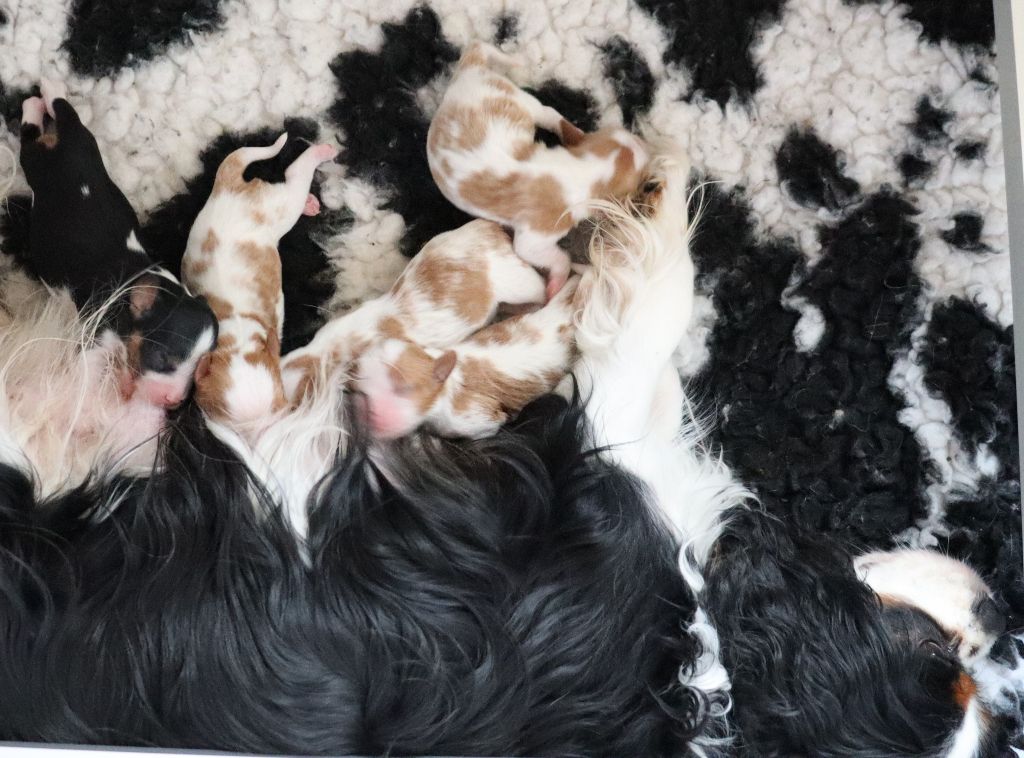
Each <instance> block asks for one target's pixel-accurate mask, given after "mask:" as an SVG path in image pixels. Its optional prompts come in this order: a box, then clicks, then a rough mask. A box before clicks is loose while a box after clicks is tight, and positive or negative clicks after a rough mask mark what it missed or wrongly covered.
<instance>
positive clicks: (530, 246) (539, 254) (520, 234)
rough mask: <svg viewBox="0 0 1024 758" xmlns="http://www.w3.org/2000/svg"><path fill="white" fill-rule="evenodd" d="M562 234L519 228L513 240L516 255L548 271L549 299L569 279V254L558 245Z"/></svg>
mask: <svg viewBox="0 0 1024 758" xmlns="http://www.w3.org/2000/svg"><path fill="white" fill-rule="evenodd" d="M559 239H560V235H547V234H538V233H537V232H534V231H532V230H530V229H523V230H519V229H517V230H516V232H515V237H514V238H513V240H512V247H513V248H514V249H515V251H516V255H518V256H519V257H520V258H522V259H523V260H524V261H526V262H527V263H529V264H530V265H531V266H535V267H537V268H542V269H546V270H547V272H548V284H547V299H548V300H550V299H551V298H553V297H554V296H555V295H556V294H558V291H559V290H560V289H562V287H563V286H564V285H565V283H566V281H568V279H569V270H570V263H571V261H570V260H569V254H568V253H567V252H565V251H564V250H563V249H562V248H560V247H559V246H558V240H559Z"/></svg>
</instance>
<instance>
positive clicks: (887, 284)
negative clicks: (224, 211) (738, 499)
mask: <svg viewBox="0 0 1024 758" xmlns="http://www.w3.org/2000/svg"><path fill="white" fill-rule="evenodd" d="M993 37H994V25H993V16H992V8H991V5H990V1H989V0H906V1H905V2H894V1H893V0H881V1H879V0H719V1H718V2H706V1H705V0H674V1H671V2H669V1H668V0H574V1H573V2H568V1H567V0H479V1H478V2H473V3H464V2H458V1H456V0H428V1H427V2H417V1H416V0H379V1H377V2H363V0H349V2H345V3H337V2H331V1H330V0H247V1H243V0H145V1H142V0H102V1H100V0H0V117H2V118H3V120H4V123H5V125H6V129H5V130H4V133H3V134H0V140H2V141H3V142H4V143H6V144H7V145H8V146H9V147H10V148H11V149H12V150H13V151H14V153H15V154H17V149H18V142H17V128H18V118H19V117H20V104H21V101H22V99H24V97H26V96H27V95H28V94H29V93H30V91H31V90H32V88H33V87H34V86H35V85H37V83H38V81H39V79H40V77H41V76H48V77H51V78H60V79H65V80H66V81H67V84H68V89H69V92H70V95H71V100H72V102H73V103H74V105H75V107H76V108H77V109H78V111H79V113H80V114H81V116H82V118H83V121H84V122H85V123H86V124H87V125H88V126H89V128H90V129H91V130H92V131H93V132H94V133H95V135H96V137H97V139H98V141H99V144H100V147H101V150H102V151H103V154H104V157H105V160H106V162H107V165H108V168H109V170H110V173H111V175H112V177H113V178H114V180H115V181H116V182H117V184H118V185H120V187H121V188H122V189H123V190H124V192H125V194H126V195H127V196H128V198H129V199H130V200H131V201H132V203H133V204H134V206H135V208H136V210H137V211H138V212H139V214H140V218H141V219H142V221H143V225H144V230H145V239H144V240H143V242H144V244H145V245H146V247H147V249H148V250H149V251H150V252H151V253H152V254H153V255H154V257H156V258H158V259H160V260H161V261H162V262H164V263H166V264H168V265H169V266H170V267H172V268H175V267H176V266H177V264H178V262H179V260H180V256H181V253H182V251H183V249H184V243H185V240H186V237H187V234H188V230H189V227H190V225H191V223H192V221H193V219H194V217H195V214H196V213H197V212H198V210H199V208H200V207H201V206H202V204H203V203H204V202H205V200H206V195H207V193H208V191H209V188H210V186H211V184H212V179H213V174H214V171H215V169H216V167H217V165H218V163H219V161H220V160H221V159H222V158H223V157H224V156H225V155H226V154H227V153H228V152H229V151H231V150H232V149H234V148H235V147H237V146H239V145H241V144H245V143H251V142H266V141H268V138H270V137H272V136H273V135H276V134H277V133H279V132H280V131H281V130H282V129H283V128H287V129H288V131H289V132H290V133H291V134H292V135H293V136H295V137H298V138H307V139H318V140H326V141H335V142H336V143H337V144H338V145H339V146H340V147H341V155H340V157H339V159H338V161H337V163H336V164H334V165H331V166H329V167H326V169H325V170H324V171H323V172H322V174H321V181H320V184H319V188H318V192H319V194H320V196H321V198H322V201H323V205H324V208H325V212H324V213H322V214H321V215H319V216H317V217H315V218H306V217H304V218H302V219H301V220H300V222H299V223H298V225H297V226H296V228H295V229H294V230H293V231H292V232H291V233H289V235H288V236H287V237H286V238H285V239H284V241H283V242H282V246H281V258H282V263H283V267H284V288H285V300H286V317H285V332H286V338H285V342H284V346H283V348H284V349H285V350H289V349H294V348H295V347H297V346H300V345H302V344H304V343H305V342H306V341H308V340H309V339H310V338H311V336H312V335H313V333H314V332H315V331H316V329H317V327H318V326H319V325H320V324H321V323H323V321H324V320H325V318H326V317H327V316H328V315H329V314H332V313H338V312H341V311H343V310H344V309H346V308H349V307H351V306H352V305H354V304H356V303H358V302H360V301H361V300H363V299H365V298H367V297H370V296H373V295H376V294H378V293H380V292H382V291H384V290H385V289H386V288H387V287H389V286H390V284H391V283H392V281H393V280H394V279H395V277H396V276H397V274H398V273H399V272H400V271H401V269H402V267H403V265H404V263H405V262H406V260H408V256H411V255H413V254H414V253H415V252H416V250H417V249H418V248H419V247H420V246H421V245H422V244H423V243H424V242H425V241H426V240H428V239H429V238H431V237H432V236H434V235H435V234H437V233H439V232H442V231H445V230H448V229H451V228H454V227H456V226H458V225H460V224H462V223H463V222H464V221H465V220H466V218H467V217H466V216H465V215H464V214H462V213H461V212H460V211H458V210H456V209H455V208H453V207H452V206H451V205H449V204H448V203H447V202H446V201H445V200H444V199H443V198H442V196H441V195H440V193H439V192H438V190H437V189H436V188H435V186H434V184H433V181H432V180H431V177H430V174H429V171H428V168H427V162H426V157H425V153H424V144H425V136H426V130H427V126H428V123H429V119H430V117H431V114H432V113H433V110H434V108H435V107H436V105H437V103H438V102H439V98H440V95H441V93H442V91H443V89H444V86H445V84H446V81H447V77H448V74H449V71H450V69H451V66H452V64H453V63H454V61H455V60H456V59H457V57H458V55H459V51H460V49H461V48H462V47H463V46H465V45H466V44H467V43H468V42H470V41H472V40H474V39H487V40H491V41H494V42H495V43H497V44H499V45H501V46H502V47H503V48H505V49H507V50H510V51H516V52H517V53H519V54H521V55H523V56H524V57H525V58H526V59H527V61H528V63H529V66H528V68H527V69H526V70H525V72H526V73H524V79H523V80H522V81H520V83H521V84H523V85H524V86H527V87H529V88H530V89H531V90H532V91H534V92H535V93H536V94H537V96H538V97H539V98H540V99H541V100H543V101H545V102H547V103H549V104H551V105H553V106H555V107H556V108H557V109H558V110H560V111H561V112H562V113H564V114H565V115H566V116H567V117H569V118H570V119H571V120H573V121H574V122H575V123H576V124H578V125H579V126H580V127H582V128H584V129H591V128H594V127H596V126H598V125H604V124H610V123H624V124H627V125H630V126H639V125H644V126H645V127H647V128H650V129H653V131H655V132H660V133H663V134H667V135H670V136H672V137H674V138H676V139H677V140H678V141H680V142H681V144H682V145H683V146H684V147H685V148H686V149H687V150H688V151H689V154H690V156H691V159H692V161H693V164H694V167H695V169H696V171H697V172H698V173H699V174H700V178H702V179H704V180H706V181H708V182H709V184H708V185H707V186H706V188H705V191H704V196H703V201H704V203H705V210H704V213H703V217H702V220H701V224H700V227H699V230H698V233H697V235H696V237H695V241H694V246H693V253H694V257H695V260H696V263H697V268H698V272H699V279H698V290H699V292H698V294H699V297H698V303H697V315H696V317H695V323H694V325H693V327H692V329H691V330H690V333H689V335H688V337H687V340H686V342H685V344H683V345H681V346H680V349H679V351H678V365H679V368H680V371H681V372H682V373H683V375H684V376H685V377H686V378H687V380H688V382H689V387H690V390H691V392H692V393H694V396H695V397H697V398H698V400H699V401H700V403H701V404H702V407H703V408H704V409H705V410H706V412H707V413H709V414H710V415H711V417H712V418H713V421H714V423H713V426H714V431H713V440H714V442H715V443H716V444H717V445H719V446H720V447H721V450H722V453H723V455H724V459H725V461H726V462H727V463H728V464H729V466H730V467H731V468H732V470H733V472H734V474H735V476H736V478H737V479H739V480H741V481H743V482H744V483H745V484H747V485H748V486H749V487H751V488H752V489H753V490H754V491H755V492H756V493H757V494H758V496H759V497H760V499H761V501H762V502H763V503H764V504H765V505H766V507H767V508H768V509H769V510H771V511H772V512H774V513H777V514H779V515H780V516H781V517H782V518H784V519H785V520H787V521H788V522H789V523H793V524H799V525H801V526H803V527H806V528H809V529H812V530H818V531H821V532H827V533H832V534H835V535H838V536H840V537H841V538H843V539H844V540H847V541H848V542H850V543H851V544H852V545H854V546H855V547H860V548H875V547H883V548H885V547H891V546H894V545H914V546H925V547H933V548H935V549H938V550H942V551H945V552H948V553H950V554H951V555H954V556H956V557H960V558H963V559H965V560H967V561H968V562H969V563H970V564H971V565H972V566H974V567H975V568H976V569H977V570H978V571H979V572H980V573H981V574H982V575H983V576H984V577H985V578H986V579H987V581H988V582H989V584H990V585H991V586H992V587H993V589H994V590H995V591H996V592H997V594H998V599H999V602H1001V603H1002V604H1003V608H1004V610H1005V613H1006V616H1007V622H1008V628H1009V629H1017V628H1020V627H1022V626H1024V583H1022V576H1021V565H1022V552H1021V532H1020V524H1021V512H1020V486H1019V467H1018V442H1017V426H1016V406H1015V395H1014V392H1015V390H1014V365H1013V350H1012V323H1013V315H1012V311H1011V300H1010V268H1009V266H1010V260H1009V253H1008V241H1007V206H1006V198H1005V194H1004V166H1003V150H1002V142H1001V139H1002V137H1001V131H1000V110H999V86H998V81H997V72H996V68H995V50H994V39H993ZM296 149H297V148H296ZM2 161H3V156H2V155H0V164H2ZM0 168H2V170H3V173H2V174H0V175H3V176H6V172H7V168H6V167H3V166H2V165H0ZM0 186H2V184H0ZM26 191H27V187H26V185H25V183H24V179H23V177H21V176H20V175H18V176H17V177H16V178H15V180H14V184H13V186H12V187H11V189H10V192H9V193H8V197H7V201H6V205H5V219H4V222H3V223H4V226H3V240H2V242H0V245H2V246H3V251H4V253H5V254H12V255H13V254H17V253H18V252H19V246H22V245H23V244H24V234H23V228H24V227H23V223H24V217H25V213H24V209H25V207H26V205H25V193H26ZM1007 645H1009V643H1007V644H1005V645H1003V646H1002V647H1001V648H1000V649H999V650H998V651H997V654H1000V655H1003V656H1004V657H1013V656H1015V655H1016V651H1015V650H1013V649H1009V648H1008V647H1007ZM1010 647H1011V648H1012V646H1010ZM1022 649H1024V646H1022Z"/></svg>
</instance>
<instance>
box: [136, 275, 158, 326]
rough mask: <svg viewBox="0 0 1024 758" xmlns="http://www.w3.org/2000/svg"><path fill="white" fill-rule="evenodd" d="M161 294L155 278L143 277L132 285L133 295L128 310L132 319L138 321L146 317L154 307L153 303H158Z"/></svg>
mask: <svg viewBox="0 0 1024 758" xmlns="http://www.w3.org/2000/svg"><path fill="white" fill-rule="evenodd" d="M159 292H160V287H159V285H158V284H157V282H156V279H155V277H141V278H140V279H138V281H136V282H135V283H134V284H133V285H132V288H131V294H130V295H129V296H128V310H129V311H131V314H132V318H133V319H135V320H136V321H138V320H139V319H140V318H142V317H143V316H145V315H146V313H148V312H149V309H150V308H152V307H153V303H155V302H156V297H157V295H158V294H159Z"/></svg>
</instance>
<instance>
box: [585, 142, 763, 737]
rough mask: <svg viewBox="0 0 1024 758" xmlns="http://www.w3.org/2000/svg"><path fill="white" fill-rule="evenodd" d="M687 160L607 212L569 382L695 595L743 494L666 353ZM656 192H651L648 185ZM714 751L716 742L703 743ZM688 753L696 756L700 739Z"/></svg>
mask: <svg viewBox="0 0 1024 758" xmlns="http://www.w3.org/2000/svg"><path fill="white" fill-rule="evenodd" d="M688 175H689V163H688V161H686V159H685V156H683V155H682V154H681V152H680V151H679V150H678V149H676V148H673V147H669V146H661V149H660V150H657V151H656V152H655V157H654V159H653V161H652V163H651V167H650V169H649V177H648V178H647V182H646V186H648V187H650V186H654V185H658V186H657V188H656V189H655V190H654V191H653V192H651V193H650V202H649V204H648V205H642V204H640V203H639V202H637V201H629V202H626V203H624V204H621V205H604V206H602V208H601V211H602V214H601V216H600V219H601V220H600V221H599V222H598V225H597V229H596V231H595V233H594V236H593V238H592V240H591V247H590V258H591V268H590V270H589V271H587V272H586V273H585V274H584V278H583V282H582V283H581V287H580V289H581V292H582V293H583V294H582V295H581V297H580V300H579V302H580V304H581V306H582V307H581V310H580V311H579V313H578V314H577V329H578V334H577V342H578V345H579V349H580V354H581V359H580V361H579V363H578V365H577V369H576V372H575V373H576V377H577V381H578V383H579V385H580V389H581V391H582V394H583V396H584V397H585V398H588V403H587V415H588V417H589V419H590V422H591V427H592V434H593V443H594V445H595V446H597V447H605V448H607V450H608V452H607V455H608V456H609V457H610V458H611V459H612V460H614V461H615V462H616V463H618V464H619V465H620V466H622V467H623V468H625V469H627V470H629V471H631V472H632V473H633V474H635V475H636V476H637V477H638V478H639V479H641V480H642V481H643V482H644V484H645V485H646V486H647V488H648V489H649V492H650V496H651V504H652V506H653V507H654V508H655V509H656V511H657V512H658V513H659V514H660V516H661V517H662V518H663V519H664V520H665V522H666V523H667V524H668V525H669V526H670V527H671V528H672V529H673V531H674V532H675V534H676V535H677V537H678V538H679V539H680V541H681V543H682V544H683V546H684V547H683V550H682V551H681V554H680V571H681V573H682V575H683V578H684V580H685V581H686V582H687V584H689V586H690V588H691V589H692V590H693V591H694V592H695V593H697V594H699V593H700V591H701V589H702V588H703V579H702V577H701V575H700V571H699V568H700V566H701V565H702V564H703V562H704V560H705V559H706V556H707V552H708V550H709V549H710V546H711V544H712V543H713V542H714V539H715V536H716V535H717V533H718V531H719V529H720V525H719V523H718V522H719V517H720V516H721V514H722V513H723V512H724V511H725V510H726V509H727V508H728V507H730V506H732V505H736V504H738V503H741V502H743V501H744V500H745V499H746V498H747V497H748V493H747V492H746V490H745V489H743V488H742V487H741V486H739V485H738V484H736V483H735V482H734V481H733V480H732V478H731V476H730V474H729V471H728V470H727V469H726V468H725V466H724V465H722V463H721V461H720V460H718V459H716V458H714V457H712V456H709V455H707V454H706V452H705V451H704V450H703V449H702V448H701V446H700V441H701V429H700V425H699V423H698V422H697V420H696V419H695V418H694V416H693V414H692V412H691V409H690V406H689V403H688V401H687V399H686V395H685V393H684V392H683V389H682V385H681V382H680V379H679V375H678V373H677V372H676V371H675V369H674V368H673V366H672V361H671V358H672V353H673V352H674V351H675V349H676V347H677V346H678V345H679V343H680V341H681V340H682V337H683V334H684V332H685V331H686V328H687V324H688V322H689V318H690V314H691V310H692V306H693V286H694V269H693V262H692V261H691V259H690V255H689V252H688V249H687V243H688V237H689V232H690V223H689V219H688V213H687V193H686V185H687V179H688ZM652 183H653V184H652ZM690 632H691V633H692V634H694V635H695V636H697V637H698V638H699V639H701V641H702V643H703V645H704V654H703V655H702V656H701V657H700V659H699V660H698V661H697V662H696V663H695V664H694V665H693V666H691V667H689V668H688V669H686V670H683V671H680V682H681V683H682V684H683V685H684V686H687V687H690V688H691V689H694V690H699V691H700V692H701V696H702V697H703V698H704V699H705V701H707V702H708V704H709V715H710V716H711V717H712V718H714V719H716V720H717V721H718V722H719V723H717V724H713V725H712V729H716V728H718V730H719V732H720V733H721V731H722V728H721V727H722V725H721V721H722V719H721V717H723V716H724V715H725V713H726V712H727V710H728V695H727V693H728V689H729V679H728V675H727V674H726V672H725V669H724V668H723V666H722V665H721V663H720V661H719V660H718V638H717V634H716V633H715V630H714V628H713V627H712V626H711V625H710V624H709V623H708V622H707V618H706V616H705V614H704V612H703V610H702V609H700V608H698V609H697V611H696V614H695V616H694V620H693V623H692V625H691V627H690ZM716 742H718V740H716V738H715V737H714V736H713V735H712V736H709V737H708V738H707V739H706V740H704V746H710V745H712V744H714V743H716ZM697 743H698V744H695V745H693V749H694V751H695V752H697V753H701V752H702V745H701V744H700V743H701V740H697Z"/></svg>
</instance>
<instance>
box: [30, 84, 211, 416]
mask: <svg viewBox="0 0 1024 758" xmlns="http://www.w3.org/2000/svg"><path fill="white" fill-rule="evenodd" d="M42 92H43V97H41V98H39V97H31V98H29V99H27V100H25V102H24V103H23V104H22V117H21V166H22V169H23V170H24V172H25V178H26V179H27V180H28V183H29V186H31V188H32V193H33V198H32V211H31V216H30V231H29V264H30V267H31V268H32V270H33V272H34V273H35V274H36V276H38V277H39V278H40V279H42V280H43V281H44V282H46V283H47V284H49V285H51V286H54V287H67V288H68V289H69V290H70V291H71V296H72V297H73V298H74V300H75V304H76V305H77V306H78V308H79V310H80V311H81V312H83V313H85V312H88V311H90V310H95V309H97V308H100V307H104V316H103V322H102V323H103V331H104V332H106V331H109V330H112V331H113V332H115V333H116V334H117V336H118V337H120V339H121V340H123V341H124V343H125V346H126V348H127V356H128V369H129V373H130V378H131V382H130V384H128V385H126V387H125V391H126V393H130V392H142V393H143V395H144V397H146V398H147V399H148V400H149V401H150V402H152V403H154V404H157V405H161V406H167V407H173V406H176V405H178V404H180V403H181V402H182V401H183V400H184V399H185V396H186V395H187V394H188V391H189V388H190V386H191V384H192V379H193V375H194V374H195V372H196V370H197V367H198V366H199V364H200V362H201V361H202V358H203V356H205V355H206V354H207V353H208V352H209V351H210V350H211V349H212V348H213V346H214V344H216V341H217V320H216V318H215V317H214V315H213V312H212V311H211V310H210V308H209V306H208V305H207V304H206V302H205V301H204V300H202V299H199V298H195V297H192V296H191V295H189V294H188V293H187V292H186V291H185V289H184V288H183V287H182V286H181V283H180V282H179V281H178V280H177V279H176V278H175V277H174V276H173V275H171V274H170V273H169V272H167V271H165V270H163V269H161V268H159V267H157V266H155V265H154V264H153V261H152V260H151V259H150V258H149V256H148V255H147V254H146V251H145V250H144V249H143V248H142V245H141V244H139V240H138V229H139V221H138V218H137V217H136V215H135V211H134V209H133V208H132V206H131V203H129V202H128V199H127V198H126V197H125V196H124V193H122V192H121V190H120V189H118V187H117V185H116V184H114V182H113V180H112V179H111V178H110V176H109V175H108V174H107V171H106V169H105V168H104V166H103V158H102V156H101V155H100V151H99V146H98V145H97V144H96V138H95V137H93V135H92V133H91V132H90V131H89V130H88V129H86V128H85V126H84V125H83V124H82V122H81V120H80V119H79V118H78V114H77V113H76V112H75V109H74V108H72V107H71V104H70V103H68V101H67V100H66V99H65V98H64V91H63V87H62V86H60V85H57V84H54V83H52V82H45V81H44V82H43V85H42ZM126 285H130V286H126Z"/></svg>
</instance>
